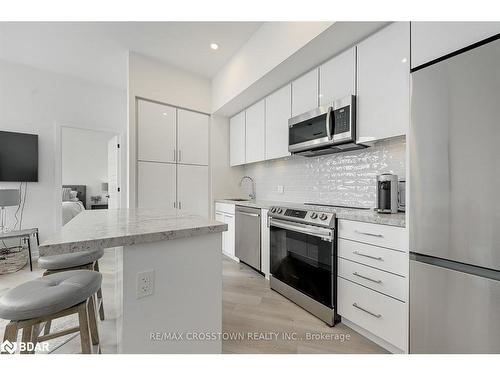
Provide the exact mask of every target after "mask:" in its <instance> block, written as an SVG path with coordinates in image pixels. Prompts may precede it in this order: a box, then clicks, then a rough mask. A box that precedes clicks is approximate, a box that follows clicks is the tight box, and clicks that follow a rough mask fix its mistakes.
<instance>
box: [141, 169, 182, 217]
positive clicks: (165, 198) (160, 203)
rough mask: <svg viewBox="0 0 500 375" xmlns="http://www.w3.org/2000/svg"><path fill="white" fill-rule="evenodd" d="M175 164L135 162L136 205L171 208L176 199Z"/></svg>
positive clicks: (173, 210)
mask: <svg viewBox="0 0 500 375" xmlns="http://www.w3.org/2000/svg"><path fill="white" fill-rule="evenodd" d="M175 174H176V173H175V164H167V163H155V162H142V161H140V162H138V163H137V176H138V178H137V207H141V208H166V209H172V213H174V214H175V208H174V204H175V201H176V195H175V193H176V188H175Z"/></svg>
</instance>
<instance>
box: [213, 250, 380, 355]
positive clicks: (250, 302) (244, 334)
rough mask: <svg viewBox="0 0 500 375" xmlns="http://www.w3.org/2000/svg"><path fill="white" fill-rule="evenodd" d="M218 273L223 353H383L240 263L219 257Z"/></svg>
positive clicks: (372, 344) (361, 337)
mask: <svg viewBox="0 0 500 375" xmlns="http://www.w3.org/2000/svg"><path fill="white" fill-rule="evenodd" d="M223 275H224V277H223V302H222V303H223V312H222V314H223V315H222V328H223V331H224V332H225V334H226V336H228V339H225V340H224V341H223V344H222V350H223V353H262V354H264V353H270V354H272V353H288V354H290V353H343V354H345V353H356V354H361V353H387V351H386V350H385V349H383V348H381V347H380V346H378V345H376V344H375V343H373V342H372V341H370V340H368V339H366V338H365V337H364V336H361V335H360V334H358V333H357V332H355V331H353V330H352V329H351V328H349V327H347V326H346V325H344V324H342V323H340V324H337V325H336V326H335V327H329V326H327V325H326V324H325V323H324V322H323V321H321V320H319V319H318V318H316V317H315V316H313V315H311V314H309V313H308V312H307V311H305V310H303V309H302V308H301V307H299V306H297V305H296V304H294V303H293V302H291V301H290V300H288V299H286V298H285V297H283V296H282V295H280V294H279V293H277V292H275V291H273V290H271V289H270V288H269V281H268V280H266V279H265V278H264V277H263V276H262V275H260V274H259V273H257V272H256V271H254V270H253V269H251V268H250V267H248V266H246V265H244V264H242V263H237V262H235V261H233V260H231V259H229V258H227V257H224V259H223ZM238 333H239V334H240V335H239V336H236V334H238ZM312 334H315V336H314V337H313V336H312ZM229 335H232V337H229ZM321 335H322V336H321ZM308 336H309V337H308Z"/></svg>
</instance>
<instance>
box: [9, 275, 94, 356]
mask: <svg viewBox="0 0 500 375" xmlns="http://www.w3.org/2000/svg"><path fill="white" fill-rule="evenodd" d="M101 282H102V275H101V274H100V273H99V272H95V271H88V270H76V271H68V272H61V273H57V274H53V275H49V276H45V277H39V278H37V279H35V280H31V281H28V282H26V283H24V284H21V285H18V286H17V287H15V288H13V289H11V290H9V291H8V292H7V293H5V294H4V295H3V296H2V297H0V318H3V319H8V320H10V323H8V324H7V326H6V327H5V333H4V337H3V339H4V341H3V343H4V344H3V345H4V347H5V344H6V342H7V341H6V340H8V341H10V344H8V345H9V347H8V348H7V350H10V351H9V352H11V353H13V352H15V351H16V346H15V345H16V344H15V343H16V342H17V336H18V332H19V330H21V329H22V338H21V341H22V342H23V343H25V345H26V344H27V343H32V344H33V346H34V345H35V344H36V343H39V342H43V341H47V340H50V339H54V338H56V337H60V336H65V335H68V334H71V333H75V332H80V340H81V348H82V353H84V354H91V353H92V344H93V345H97V352H98V353H100V352H101V350H100V347H99V333H98V329H97V317H96V309H95V301H94V298H95V294H96V292H97V290H98V289H99V288H100V287H101ZM72 314H78V326H76V327H73V328H68V329H65V330H62V331H59V332H54V333H51V334H46V335H43V336H39V333H40V332H39V329H40V325H41V324H42V323H44V322H48V321H51V320H53V319H57V318H61V317H64V316H68V315H72ZM25 348H26V346H25ZM33 350H34V349H33ZM33 350H32V351H30V350H27V349H24V350H23V351H21V353H22V354H27V353H33V352H34V351H33Z"/></svg>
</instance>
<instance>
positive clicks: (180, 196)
mask: <svg viewBox="0 0 500 375" xmlns="http://www.w3.org/2000/svg"><path fill="white" fill-rule="evenodd" d="M177 201H178V203H177V208H178V210H179V213H181V214H193V215H201V216H204V217H208V167H206V166H202V165H185V164H177Z"/></svg>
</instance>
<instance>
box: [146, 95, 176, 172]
mask: <svg viewBox="0 0 500 375" xmlns="http://www.w3.org/2000/svg"><path fill="white" fill-rule="evenodd" d="M175 128H176V109H175V108H173V107H170V106H167V105H164V104H158V103H152V102H149V101H145V100H138V101H137V147H138V150H137V158H138V160H147V161H159V162H167V163H173V162H175V156H176V146H175V144H176V142H175Z"/></svg>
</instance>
